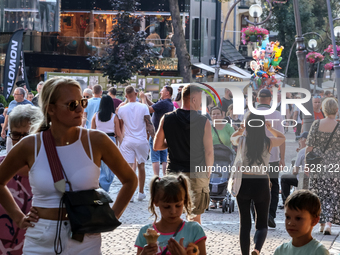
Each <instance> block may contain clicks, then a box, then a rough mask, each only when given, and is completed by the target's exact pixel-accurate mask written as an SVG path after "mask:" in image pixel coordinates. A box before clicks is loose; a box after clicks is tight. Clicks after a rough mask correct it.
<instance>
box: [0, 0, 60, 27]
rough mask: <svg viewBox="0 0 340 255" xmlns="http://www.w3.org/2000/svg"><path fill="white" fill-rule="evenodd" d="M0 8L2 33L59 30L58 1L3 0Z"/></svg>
mask: <svg viewBox="0 0 340 255" xmlns="http://www.w3.org/2000/svg"><path fill="white" fill-rule="evenodd" d="M0 8H1V10H0V12H1V15H0V16H1V17H3V18H2V19H1V23H0V28H1V31H2V32H13V31H15V30H17V29H21V28H24V29H29V30H35V31H39V32H53V31H58V30H59V0H40V1H39V0H4V4H3V5H0Z"/></svg>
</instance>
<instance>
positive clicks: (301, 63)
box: [293, 0, 314, 132]
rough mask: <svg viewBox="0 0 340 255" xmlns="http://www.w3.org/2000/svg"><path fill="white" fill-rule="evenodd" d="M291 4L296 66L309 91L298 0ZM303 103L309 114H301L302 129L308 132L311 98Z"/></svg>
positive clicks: (311, 110) (302, 84)
mask: <svg viewBox="0 0 340 255" xmlns="http://www.w3.org/2000/svg"><path fill="white" fill-rule="evenodd" d="M293 4H294V14H295V15H294V16H295V27H296V33H297V35H296V37H295V42H296V56H297V59H298V67H299V81H300V87H302V88H304V89H307V90H308V91H310V83H309V77H308V71H307V60H306V55H307V51H306V46H305V43H304V37H303V35H302V29H301V18H300V10H299V1H298V0H294V2H293ZM303 105H304V107H306V109H307V110H308V111H309V112H310V113H311V115H304V114H303V130H304V131H307V132H308V131H309V129H310V127H311V126H312V123H313V121H314V112H313V104H312V100H308V101H307V102H306V103H304V104H303Z"/></svg>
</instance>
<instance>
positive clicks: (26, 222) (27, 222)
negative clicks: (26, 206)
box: [18, 207, 39, 229]
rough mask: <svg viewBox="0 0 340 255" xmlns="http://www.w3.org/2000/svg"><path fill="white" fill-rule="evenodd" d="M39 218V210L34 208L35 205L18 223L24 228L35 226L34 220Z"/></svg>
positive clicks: (36, 220)
mask: <svg viewBox="0 0 340 255" xmlns="http://www.w3.org/2000/svg"><path fill="white" fill-rule="evenodd" d="M38 220H39V216H38V211H37V210H36V209H34V207H31V209H30V211H29V212H28V213H27V214H26V215H25V216H24V217H22V218H21V220H20V222H19V223H18V227H19V228H22V229H26V228H28V227H34V224H33V223H32V222H38Z"/></svg>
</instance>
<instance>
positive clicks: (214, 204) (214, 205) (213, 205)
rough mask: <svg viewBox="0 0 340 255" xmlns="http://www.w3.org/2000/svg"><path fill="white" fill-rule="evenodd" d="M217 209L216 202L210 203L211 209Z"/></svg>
mask: <svg viewBox="0 0 340 255" xmlns="http://www.w3.org/2000/svg"><path fill="white" fill-rule="evenodd" d="M216 208H217V205H216V202H212V201H211V202H210V209H216Z"/></svg>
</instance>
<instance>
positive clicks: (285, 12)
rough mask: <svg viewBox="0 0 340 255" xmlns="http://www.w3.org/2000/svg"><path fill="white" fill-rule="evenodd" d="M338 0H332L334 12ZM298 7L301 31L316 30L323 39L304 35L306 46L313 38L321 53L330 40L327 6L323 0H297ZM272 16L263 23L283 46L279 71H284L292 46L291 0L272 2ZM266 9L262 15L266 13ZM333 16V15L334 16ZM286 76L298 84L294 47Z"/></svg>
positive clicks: (292, 10)
mask: <svg viewBox="0 0 340 255" xmlns="http://www.w3.org/2000/svg"><path fill="white" fill-rule="evenodd" d="M336 1H338V0H332V1H331V2H332V9H333V11H334V13H336V12H337V11H338V7H339V6H338V4H337V3H336ZM299 9H300V16H301V26H302V33H303V34H304V33H307V32H317V33H319V34H320V35H321V36H322V37H323V41H322V40H321V39H318V37H315V36H306V40H305V44H306V46H307V43H308V40H309V39H311V38H314V39H316V40H317V41H318V52H320V53H322V52H323V50H324V49H325V48H326V47H327V45H328V44H330V40H329V39H328V37H327V35H326V31H329V24H328V16H327V6H326V2H325V1H320V0H299ZM272 12H273V16H272V18H271V19H270V21H268V23H267V24H266V25H265V26H266V28H267V29H268V30H270V31H272V32H278V35H277V40H278V41H279V42H280V43H281V45H283V46H284V47H285V49H284V51H283V52H282V62H281V64H280V66H281V67H282V70H281V72H283V73H284V72H285V67H286V64H287V61H288V56H289V50H290V48H291V47H292V45H293V43H294V41H295V36H296V29H295V16H294V8H293V0H289V1H287V3H285V4H275V3H273V9H272ZM267 14H268V11H266V12H265V14H264V15H267ZM334 17H335V16H334ZM288 78H292V79H294V80H295V81H296V84H298V82H299V81H298V78H299V75H298V64H297V57H296V54H295V48H294V49H293V53H292V56H291V60H290V64H289V69H288Z"/></svg>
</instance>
